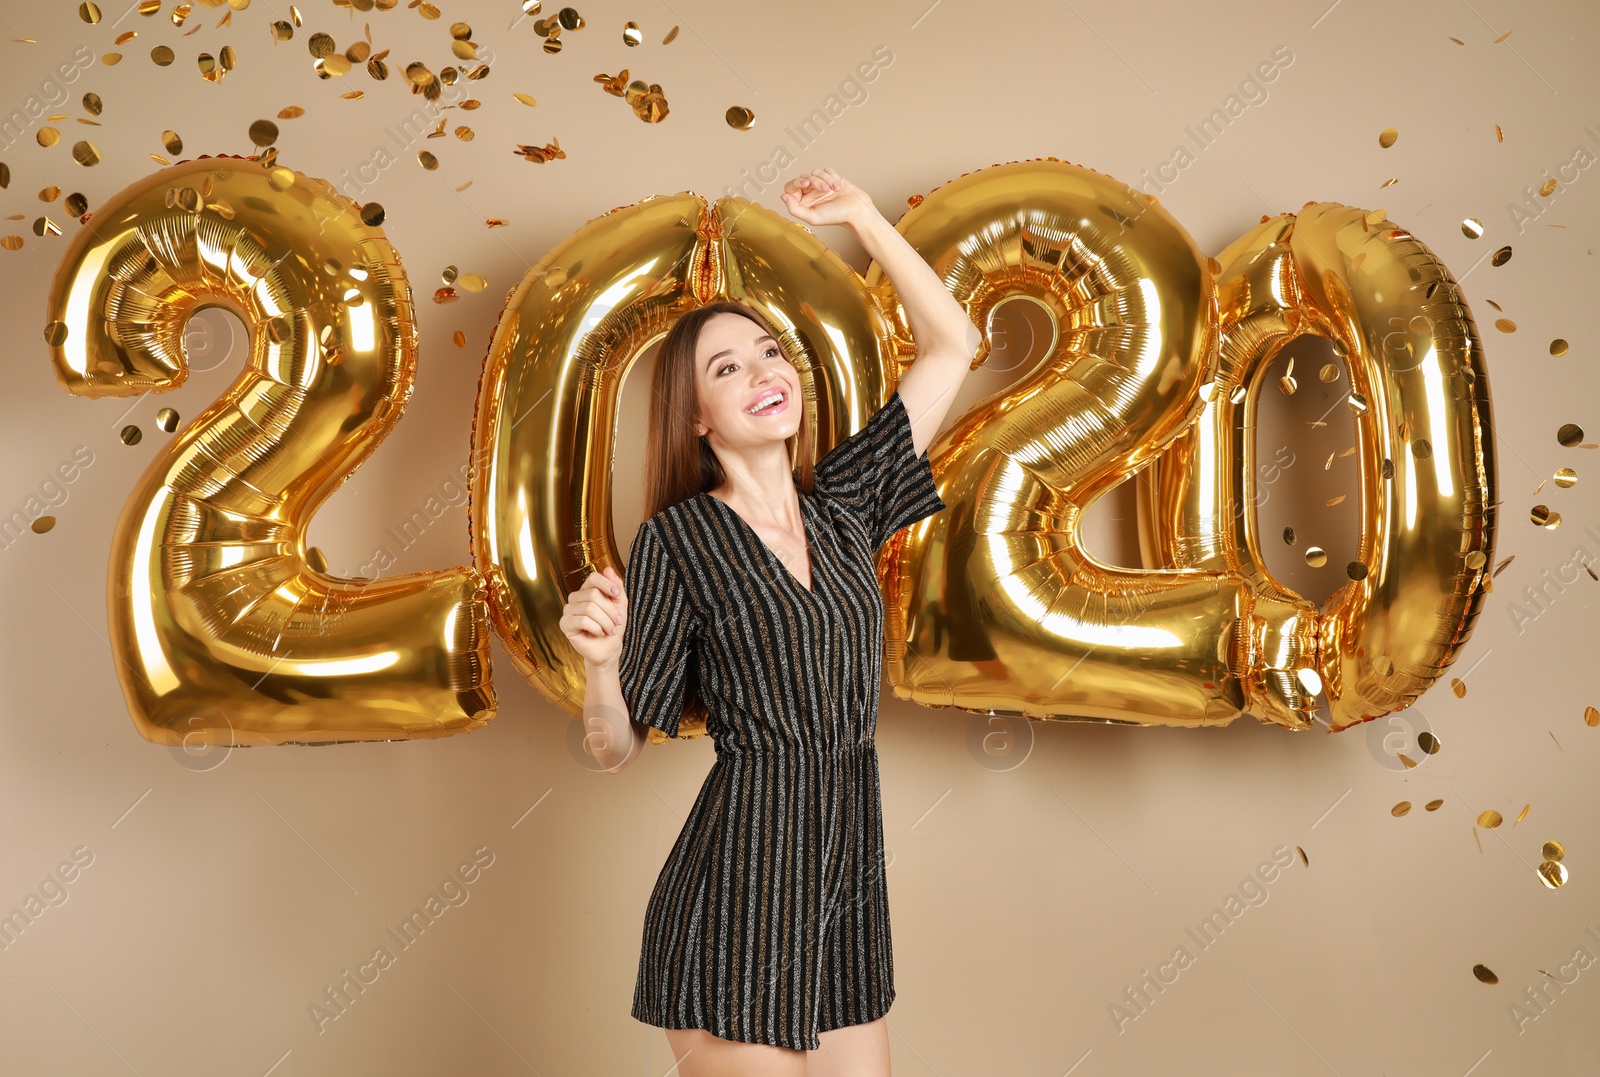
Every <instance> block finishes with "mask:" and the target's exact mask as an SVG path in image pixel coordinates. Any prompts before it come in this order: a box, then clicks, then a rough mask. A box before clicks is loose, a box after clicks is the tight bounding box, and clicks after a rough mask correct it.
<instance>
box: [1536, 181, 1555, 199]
mask: <svg viewBox="0 0 1600 1077" xmlns="http://www.w3.org/2000/svg"><path fill="white" fill-rule="evenodd" d="M1555 193H1556V181H1555V180H1553V179H1551V180H1545V181H1544V183H1542V184H1540V185H1539V197H1540V198H1549V197H1550V196H1551V195H1553V194H1555Z"/></svg>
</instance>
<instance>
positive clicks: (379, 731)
mask: <svg viewBox="0 0 1600 1077" xmlns="http://www.w3.org/2000/svg"><path fill="white" fill-rule="evenodd" d="M371 209H373V210H375V209H376V207H371ZM369 212H370V210H369ZM207 307H222V308H225V309H227V310H230V311H232V312H233V313H235V314H236V315H237V316H238V317H239V318H240V319H241V320H242V321H243V323H244V325H245V326H246V327H247V329H248V331H249V334H250V354H249V357H248V358H247V359H246V360H245V364H244V369H243V370H242V371H241V372H240V374H239V377H238V379H237V380H236V381H234V383H233V384H232V385H231V386H230V387H229V388H228V390H227V392H225V393H224V394H223V395H222V396H221V397H220V398H219V399H217V400H216V401H215V402H213V403H212V404H210V406H208V407H207V408H206V409H205V410H204V411H203V412H202V413H201V414H200V415H198V416H197V417H196V418H195V419H194V421H193V422H192V423H190V424H189V425H188V426H187V427H185V428H184V429H182V430H181V431H180V432H179V433H178V435H177V436H176V437H175V438H174V439H173V440H172V442H171V443H170V444H168V445H166V446H165V447H163V448H162V449H161V451H160V452H159V453H158V454H157V455H156V456H155V458H154V459H153V460H152V461H151V462H150V465H149V466H148V467H147V468H146V470H145V472H144V474H143V475H142V476H141V477H140V478H139V480H138V481H137V483H136V485H135V487H134V489H133V491H132V492H131V493H130V495H129V497H128V500H127V502H126V504H125V505H124V507H123V510H122V513H121V516H120V518H119V520H118V522H117V525H116V530H115V533H114V534H113V536H112V541H111V558H110V568H109V572H108V577H107V584H108V599H109V607H110V628H111V633H110V636H111V648H112V651H113V652H114V654H115V656H116V667H117V673H118V676H119V678H120V679H121V683H122V689H123V694H124V696H125V698H126V700H127V704H128V709H129V712H130V714H131V715H132V717H133V720H134V725H135V727H136V728H137V729H138V731H139V733H140V734H141V735H143V736H144V737H145V738H147V739H148V740H151V741H154V742H156V743H160V744H169V745H180V744H202V743H203V744H228V745H233V744H237V745H255V744H284V743H327V742H334V741H360V740H403V739H410V738H419V737H439V736H445V735H448V734H452V733H460V732H466V731H468V730H471V729H474V728H477V727H479V726H482V725H483V724H484V723H486V722H488V721H489V720H490V719H491V718H492V717H493V716H494V707H495V695H494V691H493V688H492V687H491V685H490V681H489V674H490V653H489V631H488V627H489V620H488V609H487V603H486V598H485V594H484V584H483V580H482V577H480V576H479V575H478V573H477V572H475V571H474V570H472V569H470V568H450V569H445V570H443V571H436V572H417V573H412V574H408V575H402V576H395V577H392V578H389V579H382V580H366V579H360V578H358V579H342V578H339V577H335V576H331V575H329V574H327V573H326V572H323V571H319V570H318V569H317V568H315V567H313V566H312V565H310V564H308V563H307V561H306V549H305V536H306V528H307V525H308V523H309V521H310V520H311V517H312V515H313V514H314V513H315V512H316V511H317V508H318V507H319V506H320V505H321V504H322V503H323V502H324V501H325V500H326V499H327V498H328V496H329V495H330V494H331V493H333V491H334V490H335V489H337V488H338V487H339V486H340V484H342V483H343V482H344V481H345V480H346V479H348V478H349V477H350V475H351V474H352V473H353V472H354V471H355V470H356V469H357V468H358V467H359V466H360V465H361V463H362V462H363V461H364V460H366V458H367V457H369V456H370V455H371V454H372V453H373V452H374V451H375V450H376V449H377V447H378V443H379V442H380V441H382V440H383V438H384V437H385V435H387V434H388V433H389V431H390V430H392V429H393V428H394V425H395V423H397V422H398V421H399V419H400V415H401V413H402V411H403V410H404V408H405V404H406V401H407V399H408V397H409V396H410V393H411V387H412V379H413V375H414V371H415V366H416V327H415V318H414V314H413V309H412V301H411V289H410V286H409V285H408V284H407V282H406V277H405V273H404V272H403V271H402V269H401V267H400V259H399V256H398V255H397V254H396V253H395V251H394V249H393V248H392V247H391V246H390V245H389V243H388V242H387V241H386V240H385V239H384V237H383V233H382V232H381V231H380V230H379V229H378V228H377V227H376V226H375V221H374V223H368V222H366V221H364V220H363V219H362V209H361V207H359V206H357V205H356V204H355V203H353V202H351V201H350V200H349V199H347V198H344V197H342V196H341V195H339V194H337V193H336V192H335V191H334V190H333V189H332V188H331V187H329V186H328V185H327V184H325V183H323V182H321V181H318V180H314V179H310V178H308V177H306V176H303V175H301V174H299V173H296V172H293V171H291V170H290V169H287V168H281V167H263V165H262V164H261V163H260V162H258V161H256V160H254V159H244V158H226V157H210V158H202V159H199V160H195V161H187V162H183V163H181V164H177V165H174V166H172V167H170V168H166V169H163V170H161V171H160V172H157V173H155V174H153V175H151V176H149V177H147V178H145V179H142V180H140V181H139V182H137V183H135V184H133V185H132V186H130V187H128V188H127V189H126V190H124V191H122V192H120V193H119V194H117V195H116V196H115V197H113V198H112V199H110V200H109V201H108V202H107V204H106V205H105V206H104V207H103V208H101V209H99V210H96V211H95V213H94V217H93V221H92V222H91V223H90V224H89V226H88V227H86V228H84V229H83V230H82V231H80V232H79V233H78V234H77V235H76V236H75V237H74V239H73V241H72V243H71V246H70V247H69V248H68V250H67V253H66V255H65V256H64V258H63V260H62V262H61V265H60V267H59V268H58V270H57V272H56V276H55V279H54V282H53V283H52V285H51V288H50V296H49V312H48V324H47V326H46V328H45V339H46V341H47V342H48V343H49V345H50V354H51V360H52V363H53V364H54V368H55V373H56V377H57V379H58V380H59V381H60V383H61V384H62V385H63V386H64V387H65V388H66V389H67V391H68V392H71V393H74V394H76V395H78V396H83V397H108V396H109V397H128V396H138V395H141V394H145V393H152V392H165V391H167V390H170V389H174V388H176V387H178V386H180V385H182V384H183V382H184V379H185V378H186V376H187V374H188V366H187V358H186V355H185V352H184V343H183V340H184V327H185V323H186V322H187V321H188V319H189V317H190V316H191V315H192V314H194V313H195V312H196V311H199V310H202V309H205V308H207Z"/></svg>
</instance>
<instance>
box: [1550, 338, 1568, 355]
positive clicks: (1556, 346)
mask: <svg viewBox="0 0 1600 1077" xmlns="http://www.w3.org/2000/svg"><path fill="white" fill-rule="evenodd" d="M1550 354H1551V355H1553V356H1555V357H1556V358H1557V359H1559V358H1561V357H1562V356H1563V355H1566V354H1567V342H1566V341H1564V340H1562V339H1561V338H1560V337H1557V338H1556V339H1554V340H1552V341H1551V342H1550Z"/></svg>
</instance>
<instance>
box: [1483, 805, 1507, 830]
mask: <svg viewBox="0 0 1600 1077" xmlns="http://www.w3.org/2000/svg"><path fill="white" fill-rule="evenodd" d="M1502 822H1504V820H1503V819H1501V817H1500V813H1499V812H1497V811H1495V810H1494V809H1493V808H1490V809H1489V810H1488V811H1486V812H1484V813H1483V814H1482V815H1479V816H1478V825H1479V826H1481V827H1483V829H1485V830H1493V829H1494V828H1495V827H1497V826H1499V825H1500V824H1501V823H1502Z"/></svg>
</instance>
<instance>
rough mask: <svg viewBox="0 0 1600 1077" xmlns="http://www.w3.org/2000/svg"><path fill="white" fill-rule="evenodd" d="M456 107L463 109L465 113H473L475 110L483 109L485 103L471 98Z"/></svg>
mask: <svg viewBox="0 0 1600 1077" xmlns="http://www.w3.org/2000/svg"><path fill="white" fill-rule="evenodd" d="M456 107H457V108H459V109H461V111H463V112H471V111H472V110H473V109H476V108H482V107H483V102H482V101H479V100H478V99H477V98H476V97H469V98H467V99H466V100H465V101H463V102H461V104H459V105H457V106H456Z"/></svg>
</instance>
